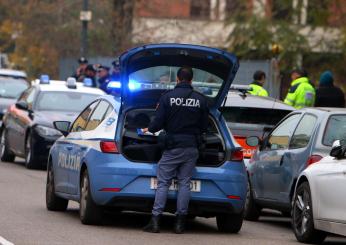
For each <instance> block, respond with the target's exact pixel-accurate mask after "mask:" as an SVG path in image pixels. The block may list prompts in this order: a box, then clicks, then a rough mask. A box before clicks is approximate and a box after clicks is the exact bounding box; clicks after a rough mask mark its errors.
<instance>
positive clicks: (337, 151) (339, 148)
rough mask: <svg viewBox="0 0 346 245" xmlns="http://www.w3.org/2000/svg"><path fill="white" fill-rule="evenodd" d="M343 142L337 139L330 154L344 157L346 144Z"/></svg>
mask: <svg viewBox="0 0 346 245" xmlns="http://www.w3.org/2000/svg"><path fill="white" fill-rule="evenodd" d="M343 143H344V142H343V141H341V140H335V141H334V143H333V145H332V149H331V151H330V153H329V155H330V156H332V157H335V158H338V159H340V158H343V157H344V155H345V144H343Z"/></svg>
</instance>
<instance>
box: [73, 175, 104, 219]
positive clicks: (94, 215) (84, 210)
mask: <svg viewBox="0 0 346 245" xmlns="http://www.w3.org/2000/svg"><path fill="white" fill-rule="evenodd" d="M80 188H81V190H80V201H79V217H80V220H81V222H82V224H85V225H100V224H101V222H102V215H103V210H102V208H101V207H99V206H98V205H96V203H95V202H94V200H93V199H92V197H91V190H90V181H89V175H88V171H87V170H85V171H84V172H83V174H82V178H81V183H80Z"/></svg>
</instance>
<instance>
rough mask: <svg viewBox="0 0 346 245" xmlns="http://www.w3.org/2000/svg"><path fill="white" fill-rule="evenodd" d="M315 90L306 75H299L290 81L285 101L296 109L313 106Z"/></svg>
mask: <svg viewBox="0 0 346 245" xmlns="http://www.w3.org/2000/svg"><path fill="white" fill-rule="evenodd" d="M315 96H316V92H315V89H314V87H313V86H312V85H311V84H310V82H309V79H308V78H307V77H300V78H298V79H296V80H294V81H293V82H292V83H291V88H290V90H289V92H288V94H287V96H286V99H285V101H284V102H285V103H286V104H287V105H290V106H293V107H294V108H296V109H301V108H303V107H307V106H313V105H314V103H315Z"/></svg>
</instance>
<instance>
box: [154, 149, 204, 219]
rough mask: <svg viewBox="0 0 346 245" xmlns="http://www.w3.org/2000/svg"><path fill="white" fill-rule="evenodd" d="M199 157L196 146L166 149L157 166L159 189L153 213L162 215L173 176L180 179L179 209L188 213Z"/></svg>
mask: <svg viewBox="0 0 346 245" xmlns="http://www.w3.org/2000/svg"><path fill="white" fill-rule="evenodd" d="M197 158H198V149H197V148H196V147H187V148H175V149H171V150H165V151H164V152H163V155H162V158H161V159H160V161H159V164H158V168H157V182H158V183H157V190H156V195H155V203H154V207H153V211H152V214H153V215H160V214H161V213H162V212H163V211H164V209H165V205H166V200H167V194H168V189H169V187H170V185H171V183H172V179H173V178H175V177H176V178H177V180H178V195H177V211H176V214H178V215H186V214H187V212H188V207H189V201H190V182H191V177H192V175H193V174H194V171H195V164H196V161H197Z"/></svg>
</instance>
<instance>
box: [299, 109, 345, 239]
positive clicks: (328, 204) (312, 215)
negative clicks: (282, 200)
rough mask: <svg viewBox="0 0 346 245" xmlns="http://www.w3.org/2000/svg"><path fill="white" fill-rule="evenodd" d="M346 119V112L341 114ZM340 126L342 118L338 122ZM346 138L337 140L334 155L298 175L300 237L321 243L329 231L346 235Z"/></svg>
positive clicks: (333, 150)
mask: <svg viewBox="0 0 346 245" xmlns="http://www.w3.org/2000/svg"><path fill="white" fill-rule="evenodd" d="M337 118H338V119H341V118H342V119H341V121H343V122H344V123H346V120H345V119H346V116H342V115H340V116H337ZM336 123H337V124H339V126H340V121H339V122H336ZM345 149H346V142H345V138H343V140H337V141H335V142H334V144H333V148H332V150H331V152H330V156H327V157H325V158H323V159H322V160H321V161H320V162H318V164H314V165H312V166H311V167H309V168H307V169H305V170H304V171H303V172H302V173H301V175H300V176H299V178H298V181H297V184H296V189H295V195H294V201H293V212H292V214H293V215H292V226H293V231H294V234H295V236H296V238H297V240H298V241H300V242H303V243H316V244H320V243H322V242H323V240H324V239H325V238H326V236H327V235H328V234H329V233H333V234H338V235H342V236H346V212H345V204H346V156H345Z"/></svg>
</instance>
